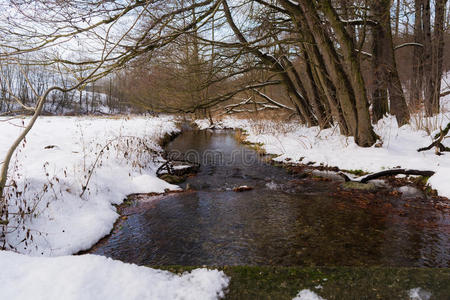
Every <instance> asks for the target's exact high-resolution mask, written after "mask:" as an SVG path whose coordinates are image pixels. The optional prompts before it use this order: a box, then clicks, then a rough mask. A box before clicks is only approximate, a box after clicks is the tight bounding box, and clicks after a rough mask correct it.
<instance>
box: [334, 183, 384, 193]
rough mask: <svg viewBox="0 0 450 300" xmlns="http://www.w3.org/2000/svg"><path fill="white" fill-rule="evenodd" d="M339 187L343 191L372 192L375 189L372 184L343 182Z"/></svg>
mask: <svg viewBox="0 0 450 300" xmlns="http://www.w3.org/2000/svg"><path fill="white" fill-rule="evenodd" d="M341 186H342V188H343V189H345V190H361V191H374V190H376V189H377V187H376V186H375V185H374V184H373V183H360V182H355V181H348V182H344V183H343V184H342V185H341Z"/></svg>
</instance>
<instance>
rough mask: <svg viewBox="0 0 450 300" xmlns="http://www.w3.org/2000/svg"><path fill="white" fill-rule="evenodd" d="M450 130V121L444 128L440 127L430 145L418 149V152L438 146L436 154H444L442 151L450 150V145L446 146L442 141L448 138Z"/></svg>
mask: <svg viewBox="0 0 450 300" xmlns="http://www.w3.org/2000/svg"><path fill="white" fill-rule="evenodd" d="M449 130H450V123H448V124H447V126H446V127H445V128H444V129H442V128H441V129H440V132H439V133H438V134H436V135H435V136H434V140H433V142H432V143H431V144H430V145H429V146H427V147H423V148H420V149H417V152H422V151H428V150H431V149H432V148H436V155H442V154H443V153H442V152H450V147H446V146H444V144H442V141H443V140H444V139H446V138H447V134H448V131H449Z"/></svg>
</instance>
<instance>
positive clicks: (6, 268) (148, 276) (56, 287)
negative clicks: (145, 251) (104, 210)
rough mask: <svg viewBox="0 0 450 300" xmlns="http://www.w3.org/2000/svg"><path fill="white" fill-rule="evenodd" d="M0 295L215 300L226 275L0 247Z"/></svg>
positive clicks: (25, 299)
mask: <svg viewBox="0 0 450 300" xmlns="http://www.w3.org/2000/svg"><path fill="white" fill-rule="evenodd" d="M0 265H1V268H0V299H14V300H22V299H23V300H28V299H35V300H39V299H42V300H51V299H55V300H56V299H65V300H70V299H74V300H75V299H86V300H88V299H117V300H119V299H127V300H128V299H193V300H194V299H219V298H222V297H224V290H225V288H226V287H227V286H228V284H229V281H230V279H229V278H228V277H227V276H226V275H225V274H224V273H223V272H222V271H218V270H208V269H195V270H193V271H191V272H189V273H188V272H185V273H183V274H182V275H177V274H173V273H171V272H168V271H162V270H156V269H151V268H147V267H141V266H137V265H134V264H127V263H123V262H121V261H117V260H113V259H110V258H106V257H103V256H97V255H82V256H61V257H56V258H49V257H39V258H38V257H29V256H25V255H21V254H16V253H12V252H7V251H0Z"/></svg>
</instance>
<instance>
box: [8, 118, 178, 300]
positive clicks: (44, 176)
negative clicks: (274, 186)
mask: <svg viewBox="0 0 450 300" xmlns="http://www.w3.org/2000/svg"><path fill="white" fill-rule="evenodd" d="M28 120H29V119H28V118H26V119H23V120H22V119H15V120H12V121H7V118H0V133H1V134H0V157H1V159H3V157H4V156H5V154H6V151H7V149H8V147H9V145H11V143H12V141H13V140H14V139H15V138H16V137H17V136H18V135H19V133H20V132H21V130H22V128H21V127H20V126H22V122H24V123H25V124H26V122H28ZM177 130H178V129H177V128H176V126H175V122H174V119H173V118H172V117H167V116H162V117H158V118H157V117H153V118H145V117H132V118H129V117H115V118H90V117H82V118H79V117H40V118H39V119H38V120H37V122H36V124H35V126H34V128H33V129H32V130H31V132H30V133H29V135H28V136H27V138H26V143H25V144H24V145H23V146H22V145H21V146H20V147H19V150H18V151H16V154H15V156H14V157H13V161H12V162H11V166H10V174H14V175H13V177H12V178H10V181H9V183H10V184H12V185H14V182H15V184H16V185H17V188H16V189H15V188H14V187H10V188H8V189H7V191H6V193H5V194H7V195H8V196H7V198H8V199H9V200H8V201H9V205H10V206H9V211H10V213H13V212H19V208H22V209H24V210H25V211H26V209H27V208H30V209H34V213H33V214H32V215H28V216H26V217H25V220H24V222H23V223H22V222H21V221H20V220H19V218H14V216H13V215H10V224H9V225H11V226H10V228H12V229H14V228H15V227H17V228H18V229H17V230H12V232H9V233H7V236H6V239H7V242H8V243H9V244H10V247H9V248H12V249H15V250H16V251H18V252H21V253H26V254H30V255H34V256H35V255H45V256H58V255H68V254H73V253H76V252H78V251H80V250H85V249H89V248H90V247H92V246H93V245H94V244H95V243H96V242H97V241H98V240H99V239H101V238H102V237H104V236H105V235H107V234H109V233H110V231H111V230H112V228H113V224H114V222H115V221H116V219H117V218H118V214H117V212H116V208H115V207H114V206H113V204H120V203H121V202H122V201H123V200H124V198H125V197H126V196H127V195H129V194H132V193H150V192H155V193H162V192H164V191H165V190H167V189H168V190H178V189H180V188H179V187H178V186H176V185H171V184H168V183H167V182H165V181H163V180H160V179H159V178H157V177H156V175H155V173H156V169H157V167H158V166H159V165H160V164H161V161H162V158H161V157H160V155H159V154H157V153H158V151H161V148H160V146H159V145H158V140H159V139H160V138H161V137H163V136H164V134H166V133H170V132H175V131H177ZM47 146H55V147H50V148H49V147H47ZM46 147H47V148H48V149H46ZM148 150H152V151H156V152H155V153H156V154H153V153H151V152H149V151H148ZM91 170H92V176H91V177H90V180H89V184H88V185H87V189H86V191H85V193H84V194H83V196H80V195H81V193H82V190H83V186H85V185H86V182H87V181H88V178H89V176H90V172H91ZM11 179H12V180H13V181H11ZM22 226H24V227H22ZM24 239H25V240H24ZM0 298H1V297H0Z"/></svg>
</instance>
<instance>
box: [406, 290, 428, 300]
mask: <svg viewBox="0 0 450 300" xmlns="http://www.w3.org/2000/svg"><path fill="white" fill-rule="evenodd" d="M408 294H409V299H410V300H429V299H431V293H430V292H428V291H425V290H424V289H422V288H420V287H418V288H413V289H410V290H409V293H408Z"/></svg>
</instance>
